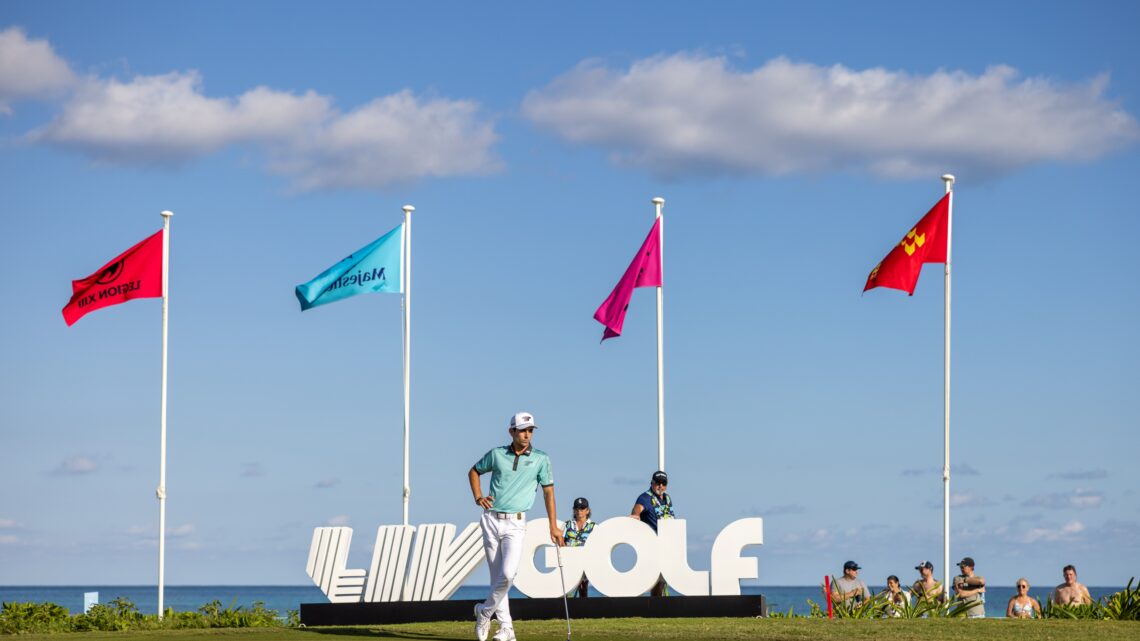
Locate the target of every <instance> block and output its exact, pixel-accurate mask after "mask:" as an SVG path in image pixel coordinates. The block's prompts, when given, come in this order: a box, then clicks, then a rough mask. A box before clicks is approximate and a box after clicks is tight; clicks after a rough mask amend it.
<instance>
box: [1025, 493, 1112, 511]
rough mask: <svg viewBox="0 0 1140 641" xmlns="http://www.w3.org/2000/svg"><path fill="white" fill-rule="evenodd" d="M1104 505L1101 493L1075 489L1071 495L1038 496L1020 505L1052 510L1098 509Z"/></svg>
mask: <svg viewBox="0 0 1140 641" xmlns="http://www.w3.org/2000/svg"><path fill="white" fill-rule="evenodd" d="M1102 503H1104V493H1103V492H1093V491H1091V490H1081V489H1077V490H1074V491H1073V492H1071V493H1057V492H1055V493H1052V494H1038V495H1037V496H1034V497H1031V498H1029V499H1026V500H1025V502H1024V503H1022V505H1023V506H1025V507H1045V508H1051V509H1054V510H1069V509H1076V510H1085V509H1091V508H1098V507H1100V506H1101V504H1102Z"/></svg>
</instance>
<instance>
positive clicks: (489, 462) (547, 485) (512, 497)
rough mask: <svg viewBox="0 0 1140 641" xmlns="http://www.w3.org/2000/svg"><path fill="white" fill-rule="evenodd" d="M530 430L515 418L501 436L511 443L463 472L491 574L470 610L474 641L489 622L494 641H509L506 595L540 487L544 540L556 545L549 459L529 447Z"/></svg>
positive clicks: (524, 419)
mask: <svg viewBox="0 0 1140 641" xmlns="http://www.w3.org/2000/svg"><path fill="white" fill-rule="evenodd" d="M536 427H538V426H537V425H535V424H534V416H532V415H531V414H530V413H529V412H519V413H518V414H515V415H514V416H512V417H511V425H510V427H509V428H508V430H507V431H508V432H510V435H511V442H510V443H508V444H507V445H505V446H503V447H496V448H494V449H493V450H491V451H490V452H487V453H486V454H484V455H483V458H481V459H479V462H478V463H476V464H475V465H474V466H473V467H472V468H471V470H470V471H469V472H467V478H468V480H470V481H471V494H472V495H473V496H474V497H475V504H476V505H478V506H479V507H481V508H483V518H482V519H480V521H479V525H481V526H482V528H483V552H485V553H486V556H487V567H488V568H490V570H491V595H490V596H489V597H487V600H486V601H484V602H483V603H477V604H475V638H477V639H479V641H487V633H488V632H489V631H490V629H491V617H495V618H497V619H498V620H499V631H498V632H496V633H495V641H514V639H515V630H514V625H513V623H512V621H511V609H510V604H509V603H508V601H507V592H508V591H509V590H510V589H511V584H513V583H514V581H515V575H516V574H518V570H519V561H520V560H521V558H522V546H523V536H524V535H525V534H526V512H527V510H529V509H530V508H531V506H532V505H534V494H535V490H536V489H538V486H540V485H541V486H542V501H543V503H545V504H546V517H547V520H548V521H549V522H550V540H551V542H553V543H554V544H555V545H558V546H561V545H562V530H561V529H559V527H558V520H557V518H556V516H555V515H557V514H558V511H557V510H556V509H555V507H554V477H553V476H552V475H551V473H550V457H548V456H547V455H546V452H543V451H542V450H536V449H534V448H533V447H531V444H530V441H531V438H533V437H534V429H535V428H536ZM487 472H490V473H491V487H490V488H489V490H490V492H489V493H487V494H483V487H482V484H481V483H480V481H479V476H480V475H483V474H486V473H487Z"/></svg>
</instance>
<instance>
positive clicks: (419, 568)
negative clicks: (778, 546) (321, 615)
mask: <svg viewBox="0 0 1140 641" xmlns="http://www.w3.org/2000/svg"><path fill="white" fill-rule="evenodd" d="M417 530H418V531H417ZM455 532H456V527H455V526H454V525H452V524H450V523H445V524H431V525H420V526H419V527H418V528H416V527H413V526H410V525H382V526H380V527H379V528H378V529H377V531H376V544H375V547H374V548H373V553H372V562H371V563H370V564H369V567H368V570H367V571H365V570H359V569H348V568H346V567H345V563H346V561H347V559H348V550H349V547H350V545H351V542H352V528H348V527H318V528H316V529H315V530H313V542H312V545H311V546H310V548H309V561H308V564H307V565H306V571H307V572H308V574H309V576H310V577H311V578H312V579H313V581H314V582H315V583H316V584H317V586H319V587H320V588H321V591H322V592H324V593H325V595H326V596H328V598H329V601H331V602H333V603H353V602H362V601H363V602H389V601H441V600H446V599H448V598H450V597H451V595H452V594H454V593H455V591H456V590H458V589H459V586H460V585H462V584H463V582H464V581H466V580H467V577H469V576H470V575H471V573H472V572H474V571H475V569H476V568H477V567H479V566H480V565H481V564H482V563H483V562H484V557H483V538H482V535H481V533H480V530H479V525H478V524H477V523H470V524H468V525H467V527H466V528H464V529H463V531H462V532H460V533H459V535H458V536H456V533H455ZM687 538H688V537H687V526H686V521H685V520H684V519H668V520H663V521H660V522H659V523H658V531H657V532H656V533H655V532H654V531H653V530H652V529H650V528H649V526H647V525H645V524H644V523H642V522H640V521H635V520H633V519H630V518H628V517H624V516H620V517H614V518H611V519H609V520H606V521H603V522H601V523H599V524H598V525H597V527H595V528H594V531H593V533H592V534H591V535H590V540H589V542H588V543H587V544H586V545H584V546H582V547H567V548H563V549H562V560H563V566H564V567H563V572H564V575H565V584H563V585H561V586H560V585H559V583H560V580H559V574H558V570H557V562H556V561H555V553H554V550H553V546H552V545H551V543H550V533H549V530H548V529H547V522H546V520H545V519H536V520H534V521H531V522H529V523H528V524H527V530H526V537H525V539H524V540H523V556H522V558H523V561H522V565H521V566H520V567H519V573H518V576H517V577H516V579H515V587H517V588H518V589H519V590H520V591H521V592H522V593H523V594H525V595H527V596H529V597H532V598H550V597H560V596H561V595H563V594H565V593H567V592H569V591H570V590H572V589H574V588H576V587H577V586H578V582H579V581H580V580H581V579H582V577H583V576H586V577H588V578H589V579H590V585H591V586H593V587H594V588H596V589H597V590H598V591H599V592H601V593H602V594H605V595H606V596H615V597H616V596H638V595H641V594H644V593H645V592H647V591H648V590H649V589H650V587H652V586H653V584H654V582H656V580H657V577H658V575H662V576H664V577H665V580H666V581H667V582H668V583H669V585H670V586H671V587H672V588H673V589H675V590H676V591H677V592H679V593H681V594H684V595H686V596H708V595H716V596H721V595H739V594H740V580H741V579H755V578H758V576H759V574H758V572H757V560H756V558H755V557H745V556H741V552H742V551H743V550H744V548H745V547H746V546H749V545H762V544H763V543H764V522H763V519H761V518H758V517H752V518H745V519H740V520H737V521H733V522H732V523H729V524H728V525H727V526H725V528H724V529H723V530H721V532H720V534H718V535H717V537H716V541H715V542H714V543H713V546H712V553H711V559H710V568H711V569H709V570H694V569H692V568H690V567H689V563H688V554H687V552H686V550H687ZM413 539H414V547H413ZM623 544H624V545H629V546H630V547H632V548H633V549H634V551H635V552H636V553H637V561H636V562H635V563H634V565H633V567H632V568H630V569H629V570H626V571H624V572H623V571H619V570H618V569H617V568H615V567H614V565H613V551H614V549H615V548H616V547H617V546H619V545H623ZM543 547H545V551H544V556H543V557H542V559H543V560H542V565H543V566H545V567H544V568H539V567H536V565H535V563H534V559H535V553H536V552H537V551H538V549H539V548H543Z"/></svg>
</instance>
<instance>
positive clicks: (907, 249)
mask: <svg viewBox="0 0 1140 641" xmlns="http://www.w3.org/2000/svg"><path fill="white" fill-rule="evenodd" d="M949 224H950V194H946V195H945V196H943V197H942V200H939V201H938V202H937V203H936V204H935V205H934V207H932V208H931V209H930V211H928V212H926V215H925V216H923V217H922V220H920V221H918V224H916V225H915V226H914V227H913V228H911V230H910V231H909V232H907V233H906V235H905V236H903V238H902V240H900V241H899V244H898V245H896V246H895V248H894V249H892V250H891V251H890V253H888V254H887V256H886V258H884V259H883V260H882V261H880V262H879V264H878V265H875V268H874V269H872V270H871V274H870V275H869V276H867V284H866V285H865V286H864V287H863V291H867V290H868V289H872V288H875V287H889V288H891V289H901V290H903V291H904V292H906V293H907V294H910V295H911V296H913V295H914V288H915V285H917V284H918V275H919V273H920V272H921V271H922V266H923V264H924V263H945V262H946V240H947V236H948V235H949V233H948V230H949Z"/></svg>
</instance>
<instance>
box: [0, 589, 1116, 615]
mask: <svg viewBox="0 0 1140 641" xmlns="http://www.w3.org/2000/svg"><path fill="white" fill-rule="evenodd" d="M871 589H872V591H876V592H877V591H878V590H881V589H882V586H871ZM1051 589H1052V586H1049V587H1047V588H1042V589H1037V588H1034V589H1031V590H1030V594H1031V595H1032V596H1033V597H1035V598H1037V600H1039V601H1042V602H1044V600H1045V599H1046V598H1047V597H1048V596H1049V591H1050V590H1051ZM1120 589H1121V588H1119V587H1117V588H1112V587H1092V586H1090V587H1089V592H1090V593H1091V594H1092V596H1093V598H1094V599H1099V598H1101V597H1103V596H1106V595H1109V594H1112V593H1113V592H1116V591H1118V590H1120ZM741 590H742V592H743V593H744V594H763V595H764V596H766V597H767V598H768V609H769V611H779V612H787V611H788V608H789V607H791V608H793V610H794V612H795V613H796V614H807V613H808V612H809V611H810V608H809V606H808V603H807V600H808V599H811V600H812V601H814V602H816V603H819V604H820V605H823V604H824V601H823V597H822V595H821V593H820V592H821V591H820V588H819V587H815V586H788V585H772V586H744V587H742V588H741ZM487 591H488V588H487V586H485V585H465V586H463V587H461V588H459V590H458V591H457V592H456V593H455V596H453V597H452V598H454V599H460V600H463V599H482V598H484V597H486V596H487ZM84 592H98V593H99V602H100V603H107V602H109V601H110V600H111V599H114V598H116V597H125V598H127V599H130V600H131V601H132V602H133V603H134V604H135V605H136V606H138V608H139V610H140V611H142V612H145V613H150V614H153V613H155V612H157V611H158V594H157V591H156V588H155V586H153V585H151V586H146V585H111V586H108V585H103V586H99V585H74V586H54V585H53V586H19V585H17V586H0V602H13V601H15V602H26V601H32V602H37V603H40V602H45V601H46V602H50V603H56V604H59V605H62V606H63V607H65V608H67V609H68V610H69V611H70V612H72V613H76V612H81V611H82V610H83V593H84ZM1013 595H1014V589H1013V587H1012V586H1007V587H999V586H992V587H989V588H987V590H986V616H988V617H1003V616H1005V607H1006V603H1007V602H1008V601H1009V599H1010V597H1012V596H1013ZM511 598H512V599H514V598H526V597H524V596H523V595H522V594H520V593H518V592H517V591H516V590H512V591H511ZM214 600H217V601H221V603H222V605H223V606H229V605H231V604H233V605H234V606H243V607H246V608H248V607H250V606H251V605H252V604H253V603H254V602H255V601H261V602H263V603H264V604H265V607H267V608H270V609H272V610H277V611H278V612H279V613H280V614H281V615H282V616H284V615H285V614H287V613H288V612H289V610H297V609H299V607H300V604H302V603H325V602H327V599H326V598H325V595H324V594H322V593H321V591H320V590H319V589H318V588H317V587H316V586H313V585H171V586H167V587H166V595H165V598H164V601H165V605H166V607H169V608H174V609H175V610H177V611H189V610H197V609H198V608H199V607H201V606H202V605H204V604H206V603H209V602H211V601H214ZM573 611H574V609H573V605H571V608H570V614H571V617H573Z"/></svg>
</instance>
